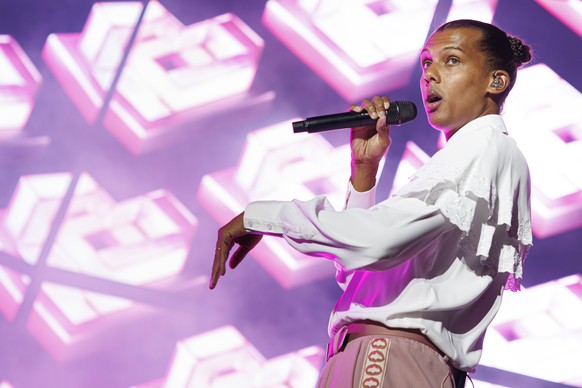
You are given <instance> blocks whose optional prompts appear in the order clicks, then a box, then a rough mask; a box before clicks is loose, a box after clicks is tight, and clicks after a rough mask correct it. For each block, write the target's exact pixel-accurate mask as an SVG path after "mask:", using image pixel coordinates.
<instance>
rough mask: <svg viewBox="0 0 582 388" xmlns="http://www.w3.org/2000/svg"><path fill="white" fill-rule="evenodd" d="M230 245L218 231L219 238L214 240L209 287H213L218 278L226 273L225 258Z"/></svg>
mask: <svg viewBox="0 0 582 388" xmlns="http://www.w3.org/2000/svg"><path fill="white" fill-rule="evenodd" d="M230 246H231V244H229V242H228V240H226V239H225V238H224V237H221V235H220V233H219V238H218V240H217V241H216V249H215V250H214V261H213V263H212V273H211V276H210V284H209V287H210V289H211V290H212V289H214V287H216V284H217V283H218V279H219V278H220V277H221V276H224V274H225V273H226V260H227V259H228V253H229V251H230Z"/></svg>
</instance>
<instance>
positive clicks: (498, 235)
mask: <svg viewBox="0 0 582 388" xmlns="http://www.w3.org/2000/svg"><path fill="white" fill-rule="evenodd" d="M529 193H530V181H529V172H528V168H527V164H526V161H525V159H524V157H523V155H522V154H521V152H520V151H519V149H518V148H517V146H516V144H515V142H514V140H513V139H511V138H510V137H508V136H507V131H506V129H505V125H504V123H503V120H502V118H501V116H499V115H488V116H484V117H480V118H478V119H475V120H473V121H472V122H470V123H468V124H467V125H465V126H464V127H462V128H461V129H459V130H458V131H457V132H456V133H455V134H454V135H453V136H452V137H451V139H450V140H449V141H448V143H447V144H446V146H445V147H444V148H443V149H441V150H440V151H438V152H437V153H436V154H435V155H434V156H433V157H432V158H431V159H430V160H429V161H428V162H427V163H426V164H425V165H424V166H423V167H422V168H421V169H419V170H418V171H417V172H416V174H414V176H413V177H412V178H411V179H410V181H409V182H408V184H407V185H405V186H404V187H403V188H402V189H400V190H399V191H398V192H397V193H396V194H394V195H393V196H392V197H391V198H389V199H387V200H385V201H383V202H380V203H378V204H376V205H374V202H375V199H374V196H375V189H372V190H370V191H368V192H365V193H359V192H357V191H355V190H354V189H353V187H351V185H350V187H349V189H348V195H347V201H346V209H344V210H343V211H336V210H334V209H333V208H332V206H331V205H330V203H329V201H327V199H326V198H325V197H318V198H315V199H313V200H311V201H305V202H304V201H297V200H295V201H289V202H283V201H260V202H253V203H251V204H249V205H248V207H247V208H246V210H245V216H244V222H245V227H246V228H247V229H249V230H252V231H257V232H261V233H268V234H278V235H281V236H282V237H283V238H284V239H285V240H286V241H287V242H288V243H289V244H290V245H291V246H292V247H293V248H295V249H297V250H299V251H300V252H303V253H306V254H310V255H314V256H320V257H324V258H328V259H331V260H333V261H334V262H335V263H336V267H337V268H338V272H337V276H336V280H337V281H338V284H339V285H340V287H342V288H343V289H344V293H343V295H342V296H341V297H340V299H339V301H338V302H337V304H336V306H335V308H334V309H333V312H332V314H331V318H330V325H329V333H330V336H333V335H334V334H335V333H336V332H337V330H338V329H339V328H340V327H341V326H343V325H345V324H347V323H350V322H353V321H357V320H364V319H368V320H374V321H378V322H380V323H383V324H384V325H386V326H389V327H394V328H411V329H420V330H421V331H422V332H423V333H424V334H425V335H426V336H428V337H429V338H430V339H431V341H432V342H433V343H434V344H435V345H436V346H438V347H439V348H440V349H441V350H442V351H443V352H444V353H445V354H446V355H448V356H449V357H450V358H451V360H452V362H453V364H454V365H455V366H456V367H457V368H459V369H463V370H471V369H472V368H474V367H475V366H476V365H477V363H478V362H479V358H480V356H481V352H482V342H483V337H484V335H485V331H486V329H487V326H488V325H489V324H490V323H491V321H492V319H493V317H494V316H495V314H496V313H497V311H498V309H499V307H500V303H501V297H502V293H503V290H504V289H506V288H509V289H512V290H514V291H515V290H518V289H519V282H520V280H521V276H522V261H523V260H524V259H525V256H526V255H527V251H528V249H529V247H530V246H531V242H532V237H531V227H530V204H529Z"/></svg>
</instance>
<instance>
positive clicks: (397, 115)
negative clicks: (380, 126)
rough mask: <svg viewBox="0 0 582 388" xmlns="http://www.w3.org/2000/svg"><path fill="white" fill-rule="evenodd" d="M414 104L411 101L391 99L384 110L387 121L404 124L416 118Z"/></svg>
mask: <svg viewBox="0 0 582 388" xmlns="http://www.w3.org/2000/svg"><path fill="white" fill-rule="evenodd" d="M417 113H418V112H417V110H416V105H415V104H414V102H412V101H392V102H390V108H388V111H387V112H386V116H387V118H386V119H387V121H388V122H389V123H397V124H404V123H407V122H409V121H412V120H414V119H415V118H416V114H417Z"/></svg>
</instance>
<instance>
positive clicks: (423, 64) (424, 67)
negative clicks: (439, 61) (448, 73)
mask: <svg viewBox="0 0 582 388" xmlns="http://www.w3.org/2000/svg"><path fill="white" fill-rule="evenodd" d="M431 64H432V61H429V60H428V59H425V60H424V61H422V63H421V66H422V68H423V69H425V70H426V69H428V67H429V66H430V65H431Z"/></svg>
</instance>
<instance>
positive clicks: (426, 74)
mask: <svg viewBox="0 0 582 388" xmlns="http://www.w3.org/2000/svg"><path fill="white" fill-rule="evenodd" d="M438 80H439V76H438V69H437V68H436V66H435V64H434V63H433V64H431V65H430V66H428V67H427V68H426V69H425V70H424V71H423V73H422V81H423V82H424V83H425V84H426V85H428V84H430V83H431V82H438Z"/></svg>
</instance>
